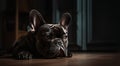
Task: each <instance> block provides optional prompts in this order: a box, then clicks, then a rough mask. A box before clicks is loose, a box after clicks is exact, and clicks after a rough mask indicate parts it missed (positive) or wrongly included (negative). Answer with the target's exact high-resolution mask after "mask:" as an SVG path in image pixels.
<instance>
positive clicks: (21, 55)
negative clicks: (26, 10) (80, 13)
mask: <svg viewBox="0 0 120 66" xmlns="http://www.w3.org/2000/svg"><path fill="white" fill-rule="evenodd" d="M29 16H30V24H29V25H28V29H27V30H28V34H27V35H26V36H22V37H21V38H19V39H18V40H17V41H16V42H15V43H14V45H13V49H12V50H13V51H12V52H13V57H15V58H17V59H30V58H33V57H37V58H38V57H40V58H56V57H71V56H72V55H71V53H69V51H68V26H69V22H70V21H71V15H70V13H64V14H63V16H62V18H61V20H60V22H59V24H46V22H45V20H44V19H43V17H42V15H41V14H40V13H39V12H38V11H37V10H35V9H33V10H31V11H30V15H29Z"/></svg>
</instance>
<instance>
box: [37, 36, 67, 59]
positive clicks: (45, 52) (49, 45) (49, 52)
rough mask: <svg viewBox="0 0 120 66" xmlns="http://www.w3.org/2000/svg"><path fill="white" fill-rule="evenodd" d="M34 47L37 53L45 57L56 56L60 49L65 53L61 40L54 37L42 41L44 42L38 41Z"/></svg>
mask: <svg viewBox="0 0 120 66" xmlns="http://www.w3.org/2000/svg"><path fill="white" fill-rule="evenodd" d="M41 43H42V44H41ZM36 47H37V50H38V52H39V54H40V55H42V56H43V57H45V58H47V57H48V58H53V57H56V56H58V55H60V52H61V51H63V53H64V54H65V46H64V43H63V41H62V40H61V39H60V38H55V39H52V40H49V41H44V42H38V43H37V44H36Z"/></svg>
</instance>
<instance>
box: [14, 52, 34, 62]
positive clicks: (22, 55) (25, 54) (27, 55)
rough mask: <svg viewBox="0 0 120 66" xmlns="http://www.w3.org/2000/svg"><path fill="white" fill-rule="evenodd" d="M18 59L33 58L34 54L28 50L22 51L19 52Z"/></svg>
mask: <svg viewBox="0 0 120 66" xmlns="http://www.w3.org/2000/svg"><path fill="white" fill-rule="evenodd" d="M16 59H18V60H27V59H28V60H29V59H32V54H31V53H30V52H28V51H21V52H19V53H18V54H17V56H16Z"/></svg>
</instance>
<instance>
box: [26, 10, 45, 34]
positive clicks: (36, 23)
mask: <svg viewBox="0 0 120 66" xmlns="http://www.w3.org/2000/svg"><path fill="white" fill-rule="evenodd" d="M29 21H30V23H29V25H28V27H27V31H28V32H35V31H37V30H38V29H39V27H40V26H41V25H43V24H45V20H44V19H43V17H42V15H41V14H40V13H39V11H37V10H35V9H33V10H31V11H30V13H29Z"/></svg>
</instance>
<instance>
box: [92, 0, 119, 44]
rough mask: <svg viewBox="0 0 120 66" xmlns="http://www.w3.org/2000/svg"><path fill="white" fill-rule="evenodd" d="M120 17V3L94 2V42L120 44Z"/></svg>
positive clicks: (107, 0) (101, 0) (97, 0)
mask: <svg viewBox="0 0 120 66" xmlns="http://www.w3.org/2000/svg"><path fill="white" fill-rule="evenodd" d="M119 17H120V10H119V2H118V1H110V0H93V40H94V41H97V42H101V41H102V42H119V40H120V39H119V37H120V32H119V31H120V29H119V28H120V23H119V22H120V18H119Z"/></svg>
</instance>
